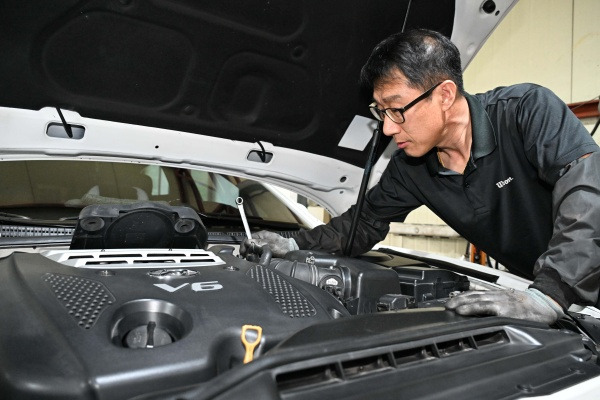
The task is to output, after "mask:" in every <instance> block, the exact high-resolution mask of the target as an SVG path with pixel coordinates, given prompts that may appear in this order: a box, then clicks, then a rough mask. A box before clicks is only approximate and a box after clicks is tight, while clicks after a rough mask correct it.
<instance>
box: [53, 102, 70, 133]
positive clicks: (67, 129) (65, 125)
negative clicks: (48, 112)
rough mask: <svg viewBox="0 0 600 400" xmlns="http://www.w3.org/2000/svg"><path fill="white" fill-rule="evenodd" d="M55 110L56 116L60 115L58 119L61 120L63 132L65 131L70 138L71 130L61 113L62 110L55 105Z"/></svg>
mask: <svg viewBox="0 0 600 400" xmlns="http://www.w3.org/2000/svg"><path fill="white" fill-rule="evenodd" d="M56 111H58V116H59V117H60V121H61V122H62V125H63V128H65V132H67V135H68V136H69V137H70V138H71V139H72V138H73V130H72V129H71V125H69V124H67V120H66V119H65V116H64V115H63V113H62V111H60V108H58V107H56Z"/></svg>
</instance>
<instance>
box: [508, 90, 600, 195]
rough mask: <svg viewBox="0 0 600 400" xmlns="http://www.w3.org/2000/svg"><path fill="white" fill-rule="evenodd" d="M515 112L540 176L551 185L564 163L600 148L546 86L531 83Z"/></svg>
mask: <svg viewBox="0 0 600 400" xmlns="http://www.w3.org/2000/svg"><path fill="white" fill-rule="evenodd" d="M516 112H517V129H518V130H519V131H520V133H521V135H522V137H523V142H524V147H525V152H526V154H527V158H528V160H529V162H530V163H531V164H532V165H534V166H535V167H536V168H537V171H538V176H539V177H540V178H541V179H542V180H543V181H545V182H547V183H548V184H550V185H552V186H554V184H555V183H556V181H557V180H558V178H559V176H560V171H561V170H562V169H563V168H564V167H565V165H567V164H569V163H570V162H572V161H573V160H577V159H578V158H580V157H581V156H583V155H584V154H587V153H591V152H594V151H597V150H598V145H597V144H596V143H595V142H594V139H593V138H592V137H591V135H590V134H589V132H588V131H587V130H586V129H585V127H584V126H583V124H582V123H581V122H580V121H579V119H577V117H576V116H575V114H573V112H572V111H571V110H569V107H567V105H566V104H565V103H564V102H563V101H562V100H561V99H560V98H558V96H556V95H555V94H554V93H553V92H552V91H550V90H549V89H547V88H544V87H541V86H537V85H531V89H529V90H528V91H527V92H525V93H524V95H523V96H522V97H521V99H520V100H519V104H518V107H517V110H516Z"/></svg>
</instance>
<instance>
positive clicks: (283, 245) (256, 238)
mask: <svg viewBox="0 0 600 400" xmlns="http://www.w3.org/2000/svg"><path fill="white" fill-rule="evenodd" d="M252 243H254V245H255V246H258V247H262V246H264V245H265V244H266V245H268V246H269V248H270V249H271V251H272V252H273V256H275V257H283V256H285V254H286V253H287V252H288V251H292V250H298V244H297V243H296V241H295V240H294V239H291V238H290V239H287V238H284V237H283V236H281V235H278V234H276V233H274V232H269V231H259V232H256V233H253V234H252ZM251 245H252V244H251V242H250V241H249V240H248V239H247V238H246V239H244V241H243V242H242V244H241V245H240V254H241V255H243V256H245V255H246V253H248V250H250V246H251Z"/></svg>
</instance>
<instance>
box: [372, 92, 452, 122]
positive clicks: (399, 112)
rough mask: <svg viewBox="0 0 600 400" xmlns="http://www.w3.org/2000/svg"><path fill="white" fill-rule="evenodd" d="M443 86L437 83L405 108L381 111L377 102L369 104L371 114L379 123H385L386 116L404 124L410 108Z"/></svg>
mask: <svg viewBox="0 0 600 400" xmlns="http://www.w3.org/2000/svg"><path fill="white" fill-rule="evenodd" d="M441 84H442V82H440V83H437V84H436V85H434V86H433V87H432V88H430V89H429V90H427V91H426V92H424V93H423V94H422V95H420V96H419V97H417V98H416V99H414V100H413V101H411V102H410V103H408V104H407V105H405V106H404V107H400V108H384V109H383V110H381V109H379V108H377V104H376V103H375V102H373V103H371V104H369V109H370V110H371V113H373V115H374V116H375V118H377V120H378V121H383V118H384V115H387V117H388V118H389V119H391V120H392V121H394V122H395V123H397V124H402V123H404V121H405V118H404V113H405V112H407V111H408V109H409V108H411V107H412V106H414V105H415V104H417V103H418V102H420V101H421V100H423V99H426V98H427V97H429V95H431V92H433V90H434V89H435V88H436V87H438V86H440V85H441Z"/></svg>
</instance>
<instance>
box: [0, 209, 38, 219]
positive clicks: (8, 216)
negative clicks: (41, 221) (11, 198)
mask: <svg viewBox="0 0 600 400" xmlns="http://www.w3.org/2000/svg"><path fill="white" fill-rule="evenodd" d="M0 217H6V218H18V219H31V217H28V216H26V215H20V214H13V213H7V212H4V211H0Z"/></svg>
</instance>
